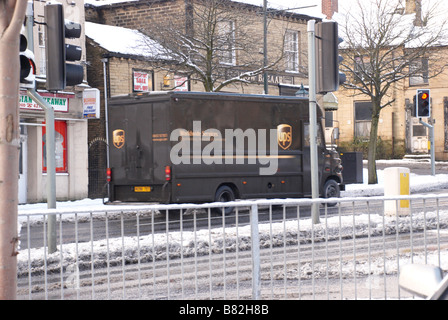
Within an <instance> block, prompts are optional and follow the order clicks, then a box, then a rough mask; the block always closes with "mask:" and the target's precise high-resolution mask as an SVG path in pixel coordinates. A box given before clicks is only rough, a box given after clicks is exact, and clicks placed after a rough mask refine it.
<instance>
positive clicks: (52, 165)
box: [26, 1, 56, 253]
mask: <svg viewBox="0 0 448 320" xmlns="http://www.w3.org/2000/svg"><path fill="white" fill-rule="evenodd" d="M26 18H27V19H26V27H27V38H28V47H29V49H30V50H31V51H34V38H33V22H34V10H33V4H32V2H31V1H29V2H28V7H27V11H26ZM27 95H28V96H29V97H30V98H31V99H33V100H34V101H35V102H36V103H37V104H38V105H39V106H40V107H41V108H42V109H43V110H44V112H45V127H46V134H45V137H46V141H45V149H46V159H47V208H48V209H56V159H55V155H56V152H55V150H56V148H55V128H54V108H53V106H52V105H50V104H49V103H48V102H47V101H46V100H44V99H43V98H42V97H41V96H40V95H39V94H38V93H37V92H36V90H35V89H27ZM47 246H48V252H49V253H53V252H56V216H55V215H49V216H48V233H47Z"/></svg>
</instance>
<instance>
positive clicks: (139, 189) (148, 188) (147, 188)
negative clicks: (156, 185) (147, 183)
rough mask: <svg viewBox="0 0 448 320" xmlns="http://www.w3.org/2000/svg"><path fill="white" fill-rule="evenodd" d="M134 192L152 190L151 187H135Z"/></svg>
mask: <svg viewBox="0 0 448 320" xmlns="http://www.w3.org/2000/svg"><path fill="white" fill-rule="evenodd" d="M134 192H151V187H134Z"/></svg>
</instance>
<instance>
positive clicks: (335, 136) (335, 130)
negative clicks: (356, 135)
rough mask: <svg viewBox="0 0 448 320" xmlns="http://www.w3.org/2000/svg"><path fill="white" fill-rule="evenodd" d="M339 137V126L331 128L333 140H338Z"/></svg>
mask: <svg viewBox="0 0 448 320" xmlns="http://www.w3.org/2000/svg"><path fill="white" fill-rule="evenodd" d="M338 139H339V128H334V129H333V140H338Z"/></svg>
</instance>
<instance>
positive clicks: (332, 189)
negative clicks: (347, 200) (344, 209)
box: [323, 179, 341, 207]
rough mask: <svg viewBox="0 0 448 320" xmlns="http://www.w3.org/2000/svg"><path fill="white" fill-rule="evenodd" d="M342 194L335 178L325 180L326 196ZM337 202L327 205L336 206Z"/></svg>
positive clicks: (337, 196) (332, 196) (331, 196)
mask: <svg viewBox="0 0 448 320" xmlns="http://www.w3.org/2000/svg"><path fill="white" fill-rule="evenodd" d="M340 196H341V188H340V187H339V183H337V182H336V181H335V180H333V179H330V180H328V181H327V182H325V185H324V194H323V197H324V198H339V197H340ZM336 204H337V202H331V203H327V206H329V207H334V206H335V205H336Z"/></svg>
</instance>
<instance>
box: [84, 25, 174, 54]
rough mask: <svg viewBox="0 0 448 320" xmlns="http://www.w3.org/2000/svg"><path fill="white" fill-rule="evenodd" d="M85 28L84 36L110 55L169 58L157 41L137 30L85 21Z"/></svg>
mask: <svg viewBox="0 0 448 320" xmlns="http://www.w3.org/2000/svg"><path fill="white" fill-rule="evenodd" d="M85 29H86V37H88V38H89V39H91V40H93V41H94V42H96V43H97V44H98V45H99V46H100V47H101V48H103V49H105V50H107V51H108V52H109V53H110V54H112V55H116V56H120V57H131V58H139V59H147V60H154V59H162V60H171V58H170V57H168V56H167V55H166V50H164V49H163V47H162V46H161V45H160V44H159V43H158V42H156V41H154V40H153V39H151V38H150V37H148V36H147V35H145V34H143V33H141V32H140V31H138V30H134V29H127V28H122V27H115V26H109V25H104V24H98V23H93V22H87V21H86V23H85Z"/></svg>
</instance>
